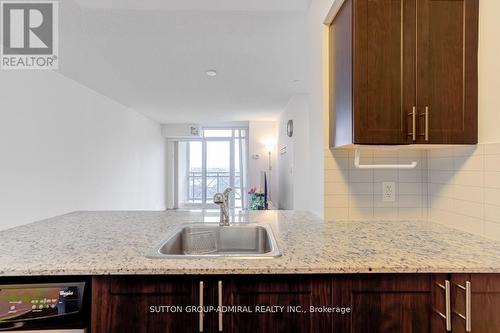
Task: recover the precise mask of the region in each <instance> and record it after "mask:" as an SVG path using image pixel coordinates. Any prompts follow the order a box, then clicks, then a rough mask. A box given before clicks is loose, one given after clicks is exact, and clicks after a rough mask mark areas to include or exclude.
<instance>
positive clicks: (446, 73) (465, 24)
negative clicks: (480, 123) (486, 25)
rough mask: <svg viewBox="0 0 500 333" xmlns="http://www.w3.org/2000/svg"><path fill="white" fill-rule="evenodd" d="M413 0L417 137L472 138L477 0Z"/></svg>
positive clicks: (440, 140)
mask: <svg viewBox="0 0 500 333" xmlns="http://www.w3.org/2000/svg"><path fill="white" fill-rule="evenodd" d="M417 3H418V7H417V22H418V23H417V24H418V28H417V36H418V37H417V39H418V40H417V43H418V46H417V54H418V59H417V72H418V74H417V75H418V77H417V100H418V120H419V121H418V142H419V143H434V144H474V143H477V117H478V114H477V90H478V86H477V51H478V10H479V3H478V0H419V1H417ZM426 112H427V116H428V119H427V123H428V127H426ZM426 131H427V137H426V135H425V134H426ZM426 139H427V140H426Z"/></svg>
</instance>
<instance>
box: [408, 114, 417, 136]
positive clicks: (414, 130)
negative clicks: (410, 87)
mask: <svg viewBox="0 0 500 333" xmlns="http://www.w3.org/2000/svg"><path fill="white" fill-rule="evenodd" d="M408 115H409V116H411V133H408V135H411V139H412V140H413V141H416V140H417V107H416V106H413V107H412V109H411V113H408Z"/></svg>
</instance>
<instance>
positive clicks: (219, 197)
mask: <svg viewBox="0 0 500 333" xmlns="http://www.w3.org/2000/svg"><path fill="white" fill-rule="evenodd" d="M225 201H226V197H225V195H224V194H222V193H215V195H214V204H217V205H222V204H224V202H225Z"/></svg>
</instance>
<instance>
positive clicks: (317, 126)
mask: <svg viewBox="0 0 500 333" xmlns="http://www.w3.org/2000/svg"><path fill="white" fill-rule="evenodd" d="M334 1H335V0H314V1H311V5H310V7H309V12H308V14H307V15H308V29H309V31H308V35H309V45H308V49H309V52H310V55H309V56H310V59H309V63H310V66H309V67H310V68H309V75H310V76H309V110H310V111H309V133H310V136H309V152H310V159H311V169H310V177H309V186H310V187H311V193H310V200H311V204H310V210H311V211H312V212H313V213H315V214H316V215H318V216H321V217H323V213H324V197H323V196H324V190H323V185H324V184H323V183H324V170H323V165H324V163H323V160H324V149H325V147H328V145H326V146H325V145H324V144H325V140H327V139H326V136H325V134H324V133H323V129H324V123H325V121H326V120H325V118H324V114H323V54H322V52H323V26H324V25H323V22H324V20H325V17H326V15H327V13H328V11H329V10H330V7H331V6H332V4H333V3H334ZM337 1H339V0H337Z"/></svg>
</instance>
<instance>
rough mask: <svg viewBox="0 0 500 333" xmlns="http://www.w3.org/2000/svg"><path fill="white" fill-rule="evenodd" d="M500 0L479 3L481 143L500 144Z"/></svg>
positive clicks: (482, 0) (484, 0)
mask: <svg viewBox="0 0 500 333" xmlns="http://www.w3.org/2000/svg"><path fill="white" fill-rule="evenodd" d="M498 13H500V1H498V0H481V1H479V142H481V143H488V142H500V130H499V128H498V124H500V112H499V110H500V98H498V87H500V63H499V62H498V59H500V41H499V39H498V36H499V35H500V21H499V20H498Z"/></svg>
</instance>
